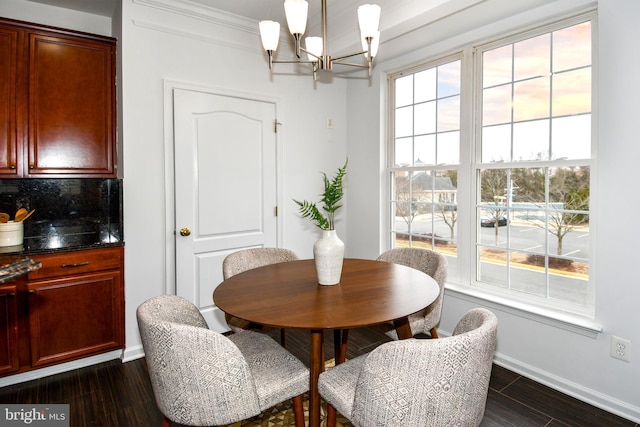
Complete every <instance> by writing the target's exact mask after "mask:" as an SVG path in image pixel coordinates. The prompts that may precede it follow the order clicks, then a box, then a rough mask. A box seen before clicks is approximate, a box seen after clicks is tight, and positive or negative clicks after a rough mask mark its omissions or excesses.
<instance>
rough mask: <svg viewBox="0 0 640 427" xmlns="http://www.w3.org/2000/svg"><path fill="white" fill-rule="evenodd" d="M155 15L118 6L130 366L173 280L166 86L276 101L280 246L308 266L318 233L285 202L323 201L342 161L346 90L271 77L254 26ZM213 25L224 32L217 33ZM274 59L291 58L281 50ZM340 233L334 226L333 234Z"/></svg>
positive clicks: (207, 17)
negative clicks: (141, 317)
mask: <svg viewBox="0 0 640 427" xmlns="http://www.w3.org/2000/svg"><path fill="white" fill-rule="evenodd" d="M151 3H152V2H146V4H151ZM164 3H166V2H163V4H164ZM156 6H157V7H154V6H145V5H143V4H140V3H136V2H135V1H132V0H125V1H124V2H123V10H122V15H123V24H122V26H123V29H122V32H123V33H122V39H123V40H124V43H123V45H122V57H123V88H122V90H123V92H124V94H123V99H122V104H121V108H122V113H123V115H124V119H123V123H122V127H123V131H124V136H123V142H124V144H123V148H124V165H123V166H124V169H123V170H124V176H123V177H124V206H125V211H124V222H125V224H124V230H125V242H126V247H125V253H126V258H125V261H126V269H125V283H126V299H127V310H126V313H127V331H126V333H127V354H128V356H127V357H134V356H135V354H136V352H137V351H138V350H139V344H140V340H139V336H138V329H137V324H136V321H135V309H136V307H137V306H138V305H139V304H140V303H142V302H143V301H144V300H146V299H148V298H150V297H152V296H155V295H159V294H162V293H164V292H165V289H166V284H167V283H168V282H169V281H170V280H171V278H169V277H166V274H165V272H166V266H167V265H168V264H169V263H172V262H173V260H171V259H167V257H166V248H165V246H166V245H165V239H166V238H167V239H172V233H173V228H172V227H173V225H172V219H173V218H172V217H171V214H170V213H169V214H167V215H165V204H166V203H167V202H169V201H168V200H167V199H166V198H167V197H170V195H168V194H167V193H166V192H165V175H166V174H167V173H168V172H169V170H168V169H169V168H171V165H170V164H166V155H167V153H165V137H166V135H164V129H165V127H164V119H165V115H164V104H163V103H164V99H163V81H164V80H165V79H169V80H172V81H179V82H183V83H188V84H194V85H198V86H204V87H210V88H213V89H217V88H220V89H222V90H224V91H225V92H229V91H233V92H240V93H245V94H249V95H250V96H251V95H255V96H257V97H262V96H266V97H269V98H276V99H278V100H279V101H278V102H277V109H278V111H277V114H278V121H279V122H280V123H282V125H281V126H280V128H279V131H278V144H279V147H280V149H281V150H280V155H279V161H280V164H279V165H278V168H279V171H280V176H283V177H285V179H284V180H283V182H281V183H279V185H280V188H281V190H282V194H281V206H280V208H279V215H280V216H281V224H282V225H283V229H282V237H283V238H282V241H281V242H280V245H281V246H283V247H287V248H289V249H292V250H294V251H295V252H297V253H298V254H299V255H300V256H301V257H311V256H312V255H311V250H312V246H313V242H314V241H315V240H316V239H317V237H318V233H317V231H316V230H315V229H314V227H313V225H312V224H311V223H310V222H309V221H307V220H304V221H303V220H301V219H300V218H299V217H298V214H297V206H296V205H295V204H294V203H293V201H292V200H291V199H292V198H294V197H295V198H299V199H300V198H302V199H309V198H314V197H316V195H317V194H319V193H321V191H322V181H321V175H320V172H321V171H326V172H327V173H332V172H333V171H334V170H335V169H337V168H338V166H341V165H342V163H343V162H344V159H345V157H346V121H345V117H346V116H347V113H346V83H345V82H344V81H343V80H336V81H334V82H333V83H332V84H326V83H321V82H318V83H315V84H314V82H313V78H312V77H311V75H308V76H304V77H300V76H298V75H295V74H293V75H279V74H273V75H271V74H270V73H269V69H268V65H267V62H266V56H265V54H264V52H263V51H262V48H261V45H260V39H259V35H258V32H257V23H255V22H246V21H243V20H239V19H237V18H230V17H227V18H225V17H221V16H219V15H218V14H216V13H214V12H212V11H208V10H205V9H189V10H182V11H180V12H179V13H175V12H171V11H167V10H163V9H162V8H161V5H160V4H157V5H156ZM219 18H225V20H226V21H227V22H226V24H225V25H217V24H216V21H217V20H218V19H219ZM279 54H280V55H282V57H290V51H289V50H288V49H287V46H286V45H284V46H281V48H280V52H279ZM274 71H275V72H276V73H290V67H289V66H288V65H287V64H276V65H275V68H274ZM327 117H332V118H333V119H334V123H335V128H334V129H333V130H327V129H326V126H325V123H326V118H327ZM345 212H346V208H345ZM343 222H344V221H343ZM344 225H345V224H344V223H340V224H339V225H338V231H339V232H340V229H341V228H343V227H344ZM345 240H346V239H345Z"/></svg>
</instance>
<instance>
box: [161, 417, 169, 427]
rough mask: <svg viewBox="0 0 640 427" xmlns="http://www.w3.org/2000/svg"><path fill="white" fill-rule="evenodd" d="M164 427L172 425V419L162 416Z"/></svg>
mask: <svg viewBox="0 0 640 427" xmlns="http://www.w3.org/2000/svg"><path fill="white" fill-rule="evenodd" d="M162 427H171V420H170V419H169V418H167V417H163V418H162Z"/></svg>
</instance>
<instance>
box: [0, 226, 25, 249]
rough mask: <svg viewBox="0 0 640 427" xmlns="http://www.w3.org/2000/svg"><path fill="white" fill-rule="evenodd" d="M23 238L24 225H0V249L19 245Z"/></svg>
mask: <svg viewBox="0 0 640 427" xmlns="http://www.w3.org/2000/svg"><path fill="white" fill-rule="evenodd" d="M23 238H24V223H23V222H22V221H20V222H14V221H9V222H4V223H0V247H5V246H17V245H21V244H22V241H23Z"/></svg>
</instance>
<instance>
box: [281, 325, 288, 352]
mask: <svg viewBox="0 0 640 427" xmlns="http://www.w3.org/2000/svg"><path fill="white" fill-rule="evenodd" d="M286 344H287V332H286V331H285V329H284V328H281V329H280V345H281V346H283V347H286Z"/></svg>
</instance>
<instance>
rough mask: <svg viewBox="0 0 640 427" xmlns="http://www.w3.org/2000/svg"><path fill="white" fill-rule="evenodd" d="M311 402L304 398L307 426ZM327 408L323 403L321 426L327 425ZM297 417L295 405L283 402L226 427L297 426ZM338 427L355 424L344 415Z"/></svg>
mask: <svg viewBox="0 0 640 427" xmlns="http://www.w3.org/2000/svg"><path fill="white" fill-rule="evenodd" d="M308 404H309V400H308V398H307V396H306V395H305V397H304V420H305V424H306V425H309V406H308ZM326 414H327V412H326V406H325V404H324V402H323V404H322V408H321V415H320V416H321V421H320V426H322V427H324V426H325V425H326V419H325V418H326ZM295 425H296V423H295V417H294V416H293V404H292V403H291V400H287V401H285V402H282V403H281V404H279V405H276V406H274V407H273V408H270V409H267V410H266V411H264V412H263V413H261V414H260V415H256V416H255V417H253V418H250V419H248V420H244V421H241V422H238V423H233V424H229V425H228V426H226V427H276V426H278V427H280V426H286V427H289V426H295ZM336 427H353V424H351V423H350V422H349V420H348V419H346V418H344V417H343V416H342V415H340V414H338V417H337V420H336Z"/></svg>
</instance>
